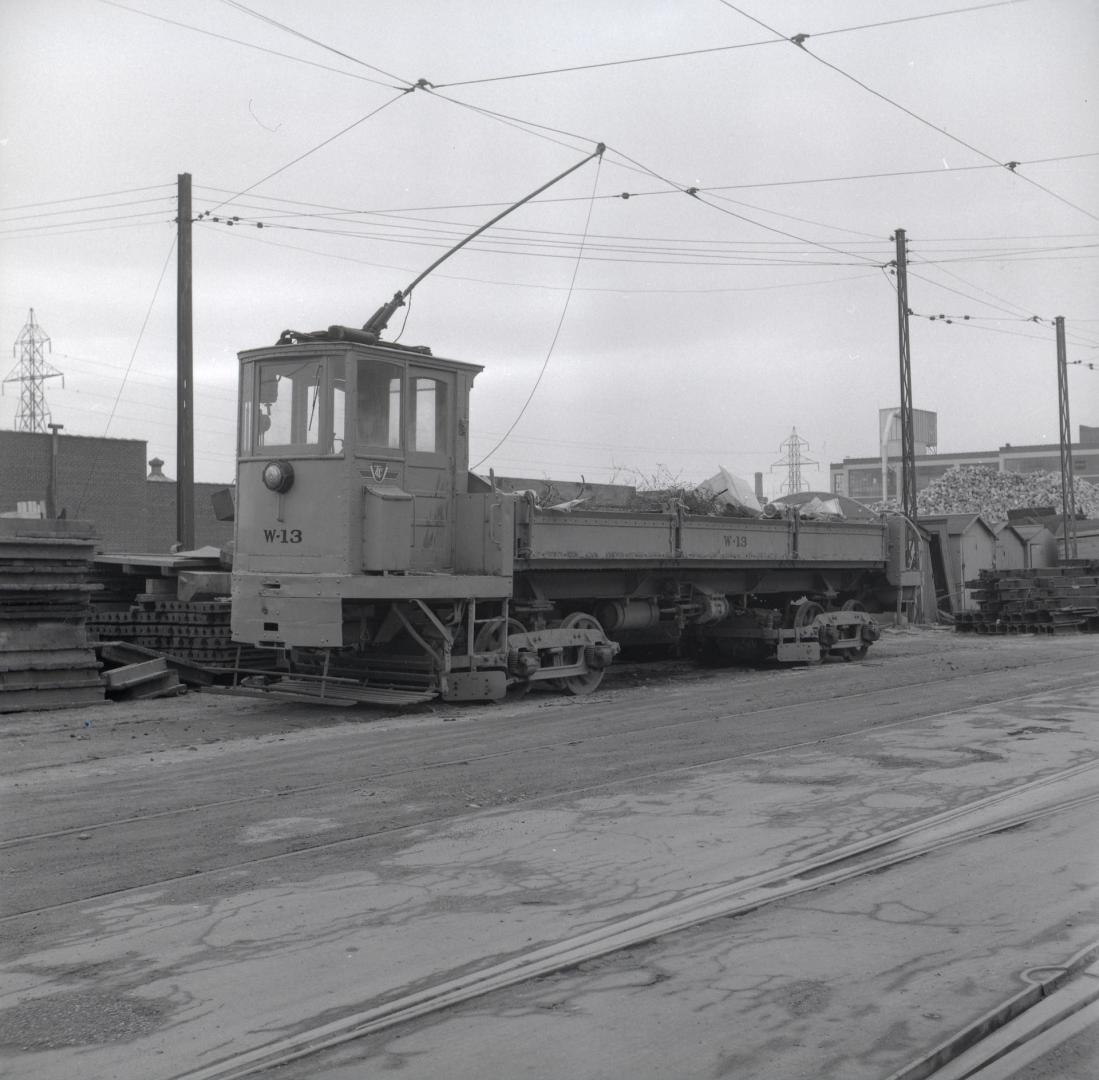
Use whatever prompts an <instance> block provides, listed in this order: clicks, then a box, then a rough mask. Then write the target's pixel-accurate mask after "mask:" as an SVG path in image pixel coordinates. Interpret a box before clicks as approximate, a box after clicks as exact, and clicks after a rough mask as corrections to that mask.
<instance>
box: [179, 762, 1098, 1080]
mask: <svg viewBox="0 0 1099 1080" xmlns="http://www.w3.org/2000/svg"><path fill="white" fill-rule="evenodd" d="M1097 778H1099V762H1091V763H1088V764H1085V765H1079V766H1075V767H1073V768H1069V769H1065V770H1062V771H1061V772H1059V773H1057V774H1055V775H1052V776H1048V777H1045V778H1043V779H1041V780H1038V781H1034V782H1032V783H1029V784H1026V785H1023V786H1021V787H1018V788H1015V789H1013V790H1011V791H1007V792H1002V793H999V794H997V795H993V796H990V797H987V798H984V799H979V800H976V801H974V802H972V803H969V804H967V805H965V806H962V807H959V808H956V809H954V810H950V811H947V812H945V813H940V814H935V815H932V816H930V817H927V818H925V819H923V820H920V821H918V822H915V823H913V824H911V825H909V826H906V827H904V828H901V829H896V830H892V831H890V832H887V833H883V834H882V835H880V836H876V837H874V838H873V839H871V840H868V841H866V842H864V843H859V844H853V845H848V846H846V847H844V848H841V849H838V850H836V851H833V852H830V853H829V854H828V855H826V856H824V857H819V858H811V859H807V860H803V861H800V862H797V863H793V864H787V865H783V866H781V867H778V868H775V869H774V870H770V871H767V872H765V873H761V874H757V875H754V876H752V877H750V878H747V879H744V880H741V881H737V882H735V883H734V884H730V885H723V886H720V887H717V888H709V889H701V890H698V891H697V892H695V893H692V894H690V895H687V896H684V897H682V898H680V899H677V900H675V901H673V902H670V903H665V904H661V905H657V906H655V907H653V908H652V909H650V910H648V911H646V912H644V913H643V914H641V915H637V916H635V917H632V918H626V919H621V920H618V921H616V922H613V923H610V924H607V925H604V926H602V927H600V928H599V929H597V930H594V931H590V932H587V933H583V934H578V935H576V936H574V937H570V938H566V939H564V940H561V941H558V942H555V943H554V944H552V945H549V946H543V947H539V948H535V949H532V950H530V951H528V952H524V953H521V954H519V955H512V956H509V957H508V958H507V959H505V960H503V961H501V962H498V963H495V964H492V965H490V966H487V967H484V968H482V969H480V970H478V971H475V972H472V973H468V974H464V975H461V976H459V977H457V978H452V979H447V980H443V981H440V982H438V983H436V984H435V985H432V986H427V987H424V986H419V987H417V988H416V989H415V990H413V991H411V992H408V993H405V994H401V995H399V996H395V997H390V998H388V999H387V1000H385V1001H384V1002H381V1003H378V1004H369V1005H366V1006H365V1007H363V1008H362V1009H360V1010H358V1011H356V1012H353V1013H351V1014H350V1015H346V1016H343V1017H342V1018H341V1019H339V1020H337V1021H334V1022H331V1023H327V1024H322V1025H318V1026H316V1027H314V1028H313V1029H311V1030H308V1031H299V1032H297V1033H296V1034H294V1035H293V1036H291V1037H289V1038H284V1039H279V1040H273V1041H271V1042H269V1043H268V1044H266V1045H265V1046H261V1047H258V1048H254V1049H252V1050H249V1051H246V1052H244V1053H241V1054H237V1055H233V1056H231V1057H226V1058H224V1059H223V1060H221V1061H219V1062H217V1063H214V1064H211V1065H208V1066H204V1067H201V1068H197V1069H190V1070H186V1071H184V1072H180V1073H178V1074H176V1076H177V1080H242V1078H244V1077H249V1076H255V1075H257V1074H261V1073H264V1072H267V1071H269V1070H275V1069H280V1068H283V1067H285V1066H288V1065H290V1064H292V1063H294V1062H300V1061H303V1060H305V1059H309V1058H312V1057H314V1056H316V1055H319V1054H322V1053H324V1052H326V1051H330V1050H332V1049H334V1048H336V1047H340V1046H343V1045H345V1044H347V1043H350V1042H353V1041H354V1040H357V1039H362V1038H365V1037H367V1036H370V1035H374V1034H376V1033H378V1032H381V1031H384V1030H386V1029H389V1028H394V1027H397V1026H398V1025H402V1024H407V1023H409V1022H411V1021H416V1020H422V1019H423V1018H425V1017H429V1016H431V1015H433V1014H437V1013H440V1012H442V1011H443V1010H447V1009H453V1008H454V1007H456V1006H460V1005H463V1004H465V1003H467V1002H470V1001H473V1000H475V999H477V998H480V997H483V996H485V995H488V994H492V993H494V992H496V991H500V990H504V989H507V988H509V987H514V986H517V985H518V984H521V983H526V982H529V981H530V980H534V979H538V978H541V977H544V976H547V975H550V974H552V973H555V972H560V971H563V970H567V969H569V970H571V969H573V968H576V967H577V966H578V965H581V964H584V963H586V962H589V961H592V960H595V959H598V958H600V957H605V956H608V955H610V954H613V953H617V952H620V951H621V950H626V949H630V948H633V947H636V946H638V945H641V944H645V943H648V942H652V941H654V940H658V939H662V938H666V937H668V936H669V935H674V934H676V933H678V932H681V931H684V930H686V929H689V928H691V927H695V926H698V925H700V924H704V923H707V922H711V921H713V920H716V919H722V918H731V917H737V916H741V915H745V914H747V913H749V912H754V911H758V910H760V909H762V908H765V907H768V906H770V905H774V904H778V903H781V902H785V901H789V900H790V899H792V898H794V897H797V896H800V895H802V894H804V893H808V892H812V891H816V890H820V889H825V888H828V887H832V886H836V885H839V884H842V883H845V882H849V881H852V880H854V879H857V878H861V877H864V876H867V875H872V874H878V873H881V872H882V871H884V870H887V869H889V868H891V867H894V866H897V865H899V864H901V863H906V862H910V861H911V860H914V859H918V858H921V857H923V856H927V855H930V854H932V853H934V852H937V851H941V850H943V849H946V848H949V847H953V846H956V845H960V844H965V843H967V842H970V841H973V840H976V839H979V838H981V837H984V836H988V835H992V834H996V833H1004V832H1008V831H1011V830H1015V829H1019V828H1022V827H1024V826H1026V825H1029V824H1032V823H1034V822H1037V821H1040V820H1042V819H1044V818H1049V817H1054V816H1057V815H1061V814H1066V813H1069V812H1071V811H1075V810H1079V809H1081V808H1086V807H1091V806H1096V805H1099V786H1097ZM1094 949H1095V947H1094V946H1093V947H1091V949H1090V950H1085V953H1086V954H1087V955H1090V953H1091V952H1093V951H1094ZM1045 974H1046V978H1045V980H1044V982H1043V980H1042V978H1041V977H1040V976H1039V977H1037V978H1036V979H1035V980H1034V986H1032V987H1031V988H1029V989H1028V991H1024V992H1023V994H1021V995H1017V996H1016V998H1013V999H1012V1000H1011V1001H1010V1002H1008V1003H1007V1005H1005V1006H1004V1007H1002V1008H1001V1009H999V1010H997V1011H996V1012H995V1013H994V1014H990V1016H989V1017H985V1018H983V1019H982V1021H981V1022H980V1023H979V1024H977V1025H973V1026H971V1028H969V1029H967V1030H966V1031H965V1032H962V1033H960V1034H958V1035H956V1036H955V1037H954V1038H953V1039H952V1040H951V1041H949V1042H948V1043H946V1044H944V1045H943V1046H941V1047H938V1048H936V1051H934V1052H933V1053H932V1054H930V1055H928V1056H927V1057H926V1058H924V1059H921V1060H920V1061H919V1062H916V1063H913V1064H912V1065H910V1066H907V1067H906V1068H905V1069H903V1070H900V1071H898V1072H895V1073H893V1074H892V1075H891V1076H890V1077H889V1080H925V1078H927V1077H930V1076H932V1074H933V1073H934V1072H935V1069H936V1068H941V1067H942V1066H945V1065H947V1064H948V1063H949V1062H950V1061H952V1060H953V1058H955V1057H957V1056H958V1055H959V1054H961V1053H962V1052H963V1051H964V1050H966V1049H967V1048H968V1047H969V1046H972V1045H973V1043H974V1042H976V1041H977V1039H978V1038H979V1037H987V1036H988V1035H990V1034H992V1032H993V1031H995V1030H997V1029H998V1028H999V1027H1000V1026H1002V1025H1003V1024H1006V1023H1007V1022H1008V1021H1009V1020H1011V1019H1013V1018H1014V1017H1015V1016H1017V1015H1019V1014H1020V1013H1022V1012H1023V1011H1025V1009H1026V1008H1027V1007H1029V1006H1030V1005H1033V1004H1035V1003H1037V1001H1038V1000H1040V998H1041V997H1042V996H1043V986H1051V985H1054V984H1055V981H1056V980H1057V979H1059V978H1060V976H1056V975H1050V973H1048V972H1047V973H1045ZM1088 994H1089V995H1090V996H1088V997H1087V998H1086V1000H1084V1001H1083V1003H1082V1004H1081V1005H1080V1008H1083V1007H1084V1006H1090V1005H1091V1003H1092V1002H1093V1001H1094V1000H1096V997H1097V996H1099V993H1097V992H1096V990H1095V988H1094V987H1090V988H1089V989H1088ZM1073 1011H1075V1010H1073ZM1047 1026H1048V1025H1047ZM969 1075H971V1074H970V1073H968V1072H959V1073H957V1074H956V1075H955V1074H953V1073H951V1074H949V1080H962V1078H963V1077H965V1076H969ZM942 1080H947V1074H944V1075H943V1078H942Z"/></svg>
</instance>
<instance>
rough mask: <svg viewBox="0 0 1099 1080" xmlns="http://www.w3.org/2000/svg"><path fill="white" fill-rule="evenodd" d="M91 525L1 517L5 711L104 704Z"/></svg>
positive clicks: (0, 660)
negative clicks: (90, 628)
mask: <svg viewBox="0 0 1099 1080" xmlns="http://www.w3.org/2000/svg"><path fill="white" fill-rule="evenodd" d="M94 553H95V532H94V527H93V526H92V524H91V523H90V522H87V521H43V520H40V519H35V518H0V713H10V712H25V711H28V710H37V709H62V708H75V707H77V706H80V705H88V704H92V703H95V702H101V701H102V700H103V681H102V679H101V678H100V675H99V664H98V662H97V660H96V656H95V652H94V651H93V650H92V648H91V647H90V645H89V643H88V634H87V627H86V624H87V620H88V617H89V614H90V610H91V609H90V599H89V598H90V596H91V593H92V592H93V591H94V590H95V589H97V588H98V586H97V585H94V584H91V583H90V582H88V580H87V577H88V570H89V566H90V564H91V559H92V556H93V555H94Z"/></svg>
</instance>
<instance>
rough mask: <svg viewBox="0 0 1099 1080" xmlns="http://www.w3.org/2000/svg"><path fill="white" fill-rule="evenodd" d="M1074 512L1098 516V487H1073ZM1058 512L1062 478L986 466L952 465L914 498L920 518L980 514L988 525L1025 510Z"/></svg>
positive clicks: (1085, 484)
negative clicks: (1011, 512) (1051, 508)
mask: <svg viewBox="0 0 1099 1080" xmlns="http://www.w3.org/2000/svg"><path fill="white" fill-rule="evenodd" d="M1073 494H1074V497H1075V503H1076V510H1077V513H1079V514H1083V515H1084V516H1085V517H1088V518H1094V517H1099V488H1096V487H1095V486H1094V485H1092V484H1089V483H1088V482H1087V481H1086V480H1079V479H1077V480H1076V482H1075V483H1074V484H1073ZM1031 506H1043V507H1055V508H1056V509H1055V512H1056V513H1060V510H1061V477H1060V474H1059V473H1052V472H1030V473H1018V472H999V471H997V470H996V469H993V468H990V467H989V466H987V465H976V466H965V465H955V466H954V467H953V468H951V469H948V470H947V471H946V472H945V473H943V475H942V476H940V477H939V478H938V479H937V480H933V481H932V482H931V483H930V484H928V485H927V487H925V488H924V489H923V490H922V491H920V492H919V493H918V494H917V495H916V507H917V510H918V513H919V515H920V517H933V516H937V515H940V514H980V515H981V517H983V518H984V519H985V521H987V522H988V523H989V524H990V525H999V524H1000V523H1002V522H1005V521H1007V520H1008V512H1009V511H1010V510H1019V509H1023V508H1025V507H1031Z"/></svg>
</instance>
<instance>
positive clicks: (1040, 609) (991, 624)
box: [954, 561, 1099, 634]
mask: <svg viewBox="0 0 1099 1080" xmlns="http://www.w3.org/2000/svg"><path fill="white" fill-rule="evenodd" d="M966 587H967V588H970V589H975V590H976V591H975V592H974V593H973V596H974V598H975V599H976V600H977V602H978V604H979V606H980V610H979V611H960V612H958V614H957V615H956V616H955V624H954V626H955V629H956V630H959V631H962V632H973V633H978V634H1058V633H1066V632H1070V633H1075V632H1077V631H1081V630H1092V631H1095V630H1099V562H1094V561H1081V562H1075V563H1068V564H1065V565H1063V566H1056V567H1045V568H1043V569H1036V570H1002V571H995V570H982V571H981V573H980V576H979V577H978V578H976V579H975V580H973V581H967V582H966Z"/></svg>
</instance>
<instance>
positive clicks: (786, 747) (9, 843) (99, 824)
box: [0, 672, 1094, 925]
mask: <svg viewBox="0 0 1099 1080" xmlns="http://www.w3.org/2000/svg"><path fill="white" fill-rule="evenodd" d="M972 678H973V677H972V675H964V676H957V677H956V680H957V681H966V682H971V681H972ZM1093 681H1094V679H1093V676H1092V675H1091V674H1090V672H1089V674H1088V675H1084V676H1075V675H1072V676H1066V677H1064V678H1063V679H1061V680H1060V681H1058V682H1056V683H1053V684H1050V685H1047V686H1046V687H1045V688H1044V689H1043V690H1042V691H1040V692H1037V693H1035V694H1031V695H1025V694H1024V695H1020V694H1016V693H1012V694H1006V695H1000V696H998V697H997V696H989V695H988V694H987V693H980V692H977V694H976V698H977V700H976V701H974V702H971V703H967V704H966V705H964V706H962V707H960V708H955V709H950V710H945V711H943V710H936V711H921V710H920V709H919V707H918V706H917V707H916V708H915V709H908V710H906V711H905V712H904V715H903V716H902V717H901V718H899V719H895V720H892V721H887V722H882V723H879V724H875V726H874V730H875V731H887V730H889V729H890V728H899V727H903V726H905V725H908V724H911V723H912V721H913V719H914V717H918V718H919V719H921V720H923V721H931V720H934V719H936V718H942V717H949V716H951V715H956V714H961V713H964V712H966V711H967V710H969V709H972V708H974V707H986V706H990V705H997V704H1003V703H1006V702H1021V701H1026V700H1027V699H1028V697H1039V696H1041V695H1042V694H1044V693H1048V692H1049V690H1050V689H1061V690H1071V689H1074V688H1077V687H1080V686H1087V685H1090V684H1091V683H1092V682H1093ZM943 682H944V680H941V679H938V680H921V681H918V682H911V683H908V684H905V685H904V689H906V690H914V689H915V690H918V689H919V688H920V687H922V686H930V685H932V684H934V685H935V686H937V687H941V686H942V685H943ZM897 690H898V687H896V686H894V687H890V688H889V689H873V690H864V691H858V692H854V693H847V694H838V695H834V696H833V697H831V698H829V699H828V703H829V705H830V706H834V707H836V708H839V709H842V708H843V706H844V705H845V703H848V702H854V701H861V702H864V703H865V702H867V701H873V700H874V699H875V698H877V699H883V698H888V699H894V698H895V697H896V693H897ZM917 700H918V699H917ZM819 707H820V702H819V701H813V702H798V703H793V704H782V705H775V706H766V707H763V708H752V709H743V710H733V711H731V712H728V713H725V714H723V715H724V716H726V717H736V716H739V715H745V714H747V713H749V712H750V713H751V714H753V715H762V714H767V713H778V712H789V711H791V710H798V709H817V708H819ZM619 708H620V709H621V711H623V712H625V713H628V712H629V710H630V708H631V706H630V705H625V706H620V707H619ZM600 709H601V712H603V713H609V712H613V711H614V710H615V706H614V704H613V702H607V703H600ZM713 722H714V717H713V716H712V715H710V714H707V715H705V716H704V717H702V718H701V719H699V718H681V719H676V720H675V721H671V722H669V723H665V724H658V725H655V726H653V725H648V726H645V727H636V728H627V729H625V730H623V729H621V728H618V729H615V730H613V731H607V732H600V731H598V730H593V729H588V731H587V732H586V733H585V735H584V740H585V742H593V741H599V740H606V741H609V742H613V743H620V742H621V740H622V739H623V738H629V737H630V736H632V735H641V734H646V735H650V736H651V735H652V733H653V732H654V730H655V731H661V730H664V731H666V730H680V729H684V728H691V727H696V726H698V725H702V724H706V725H712V724H713ZM863 732H864V728H863V727H862V726H861V725H860V726H856V727H855V728H854V729H852V730H847V731H842V732H840V733H838V734H833V735H827V736H816V737H810V738H808V739H798V740H795V741H791V742H785V743H782V744H780V745H774V746H770V747H768V748H766V749H759V748H752V749H746V750H743V751H738V752H736V753H723V754H719V755H715V756H706V757H702V758H700V759H699V760H695V761H692V762H691V763H690V764H688V765H682V764H677V765H675V766H672V767H668V768H663V769H657V770H647V771H644V772H635V773H631V774H630V775H629V776H628V777H627V778H625V779H614V780H609V781H602V782H599V783H596V784H590V783H585V784H581V785H575V786H572V787H565V788H562V787H554V788H553V789H552V791H547V792H545V793H542V794H538V795H534V796H530V797H527V798H525V799H523V800H517V801H513V802H510V803H509V804H508V805H509V806H511V807H513V808H516V809H518V808H520V807H523V806H529V807H535V806H538V805H540V804H542V803H545V802H546V801H547V800H552V801H560V800H562V799H574V798H580V797H585V796H590V795H593V794H596V793H600V792H607V791H610V790H614V789H615V788H616V787H618V786H621V785H623V784H636V783H639V782H644V783H652V782H658V781H662V780H671V779H675V778H677V777H682V776H684V775H686V774H690V773H691V772H694V771H697V770H703V769H707V768H712V767H715V766H716V767H720V766H728V765H734V764H736V763H737V762H740V761H745V760H747V759H757V758H762V759H766V758H774V757H781V756H782V755H784V754H788V753H790V752H791V751H794V750H797V749H800V748H803V747H807V746H819V745H825V744H833V745H834V744H838V743H842V742H843V741H844V740H845V739H850V738H854V737H859V736H861V735H862V734H863ZM424 735H425V733H424V732H415V733H413V734H412V735H410V736H408V739H409V740H410V741H413V742H416V741H419V740H421V739H422V737H423V736H424ZM556 745H557V744H555V743H541V742H539V743H536V744H534V745H531V744H529V743H527V744H523V745H519V746H516V747H514V748H512V749H508V750H503V751H494V752H491V753H482V754H479V755H466V756H462V757H446V758H440V759H437V760H434V761H420V762H417V763H416V764H415V765H409V766H402V767H401V768H398V769H393V770H389V771H385V770H381V771H375V772H371V773H363V774H355V775H353V776H350V777H346V776H345V777H341V778H340V779H338V780H332V781H326V782H323V783H318V784H308V785H299V786H297V787H288V788H279V789H278V790H274V791H264V792H260V793H255V794H251V795H246V796H240V797H237V798H232V799H214V800H208V801H206V802H201V803H194V804H190V805H187V806H184V807H176V808H172V809H165V810H161V811H156V812H152V813H147V814H135V815H131V816H127V817H118V818H111V819H103V820H100V821H82V822H80V824H78V825H73V826H70V827H67V828H63V829H54V830H48V831H43V832H39V833H27V834H23V835H20V836H15V837H11V838H9V839H7V840H4V841H2V842H0V852H12V851H17V850H23V849H28V848H33V846H34V845H35V844H40V843H42V844H45V843H51V842H54V841H57V840H61V839H66V838H74V837H79V838H81V839H87V838H88V837H90V836H91V835H93V834H94V833H97V832H105V831H112V836H111V839H112V842H113V844H114V846H115V847H118V846H124V845H126V844H127V842H128V841H127V840H126V837H125V830H135V831H137V832H140V830H141V828H142V827H143V826H145V825H147V824H149V823H151V822H165V821H172V820H176V819H185V818H195V817H201V816H202V815H204V814H217V813H219V812H222V811H225V810H227V809H229V808H233V807H251V806H257V805H262V804H277V803H280V802H283V803H285V802H287V801H288V800H292V799H293V798H295V797H302V796H311V795H315V794H318V793H323V792H339V791H342V790H346V789H352V788H357V787H360V786H363V785H367V786H369V785H379V784H383V783H385V782H386V781H388V780H393V779H396V778H399V777H402V776H408V775H410V774H418V773H422V772H425V771H432V770H441V769H447V768H450V767H454V766H461V767H463V768H467V767H469V766H471V765H472V764H475V763H479V764H491V765H496V764H498V763H502V762H505V761H507V760H509V759H514V758H516V757H520V756H522V757H525V756H527V755H531V754H538V753H540V752H545V751H549V750H552V749H554V748H555V747H556ZM230 768H234V766H230ZM453 816H454V815H453V813H443V814H435V815H425V814H419V815H418V816H417V817H416V818H415V820H412V821H404V822H401V823H400V824H394V825H387V826H384V827H382V828H378V829H373V830H359V831H356V832H355V833H354V835H350V836H340V837H337V838H332V839H327V840H315V841H305V840H301V839H295V841H294V843H293V844H292V845H291V846H290V847H288V848H287V849H286V850H281V851H277V852H274V853H267V854H263V855H257V856H255V857H251V858H247V859H237V860H233V861H224V862H219V863H217V864H216V865H212V866H209V867H204V868H195V867H188V869H187V870H186V871H183V872H179V873H173V874H165V875H161V876H158V877H152V876H147V877H143V878H142V880H141V881H139V882H136V883H133V884H129V885H125V886H123V887H119V888H112V889H104V890H99V891H85V892H83V893H81V895H79V896H74V897H72V898H69V899H66V900H63V901H60V902H57V903H53V904H47V905H38V906H35V907H28V908H25V909H22V910H19V911H8V912H6V913H5V914H3V915H2V916H0V925H3V924H5V923H11V922H13V921H14V920H18V919H22V918H27V917H32V916H36V915H41V914H46V913H49V912H56V911H61V910H63V909H65V908H70V907H72V906H74V905H77V904H81V903H85V902H88V901H93V900H94V901H103V900H110V899H114V898H118V897H122V896H125V895H126V894H127V893H132V892H136V891H139V890H146V889H149V888H157V887H161V886H166V885H170V884H173V883H175V882H179V881H194V880H197V879H200V878H202V877H208V876H212V875H217V874H224V873H229V872H233V871H243V870H247V869H249V868H253V867H257V866H262V865H266V864H270V863H274V862H285V861H288V860H290V861H292V860H295V859H302V858H306V857H308V856H310V855H316V854H320V853H324V852H333V851H337V850H338V849H340V848H349V847H353V846H354V845H358V844H362V843H364V842H367V841H369V842H373V843H378V842H385V841H392V840H397V839H399V838H400V837H401V836H402V835H407V834H409V833H410V832H412V831H413V830H421V829H423V828H424V827H431V826H437V825H441V824H444V823H446V822H448V821H450V820H452V818H453Z"/></svg>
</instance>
